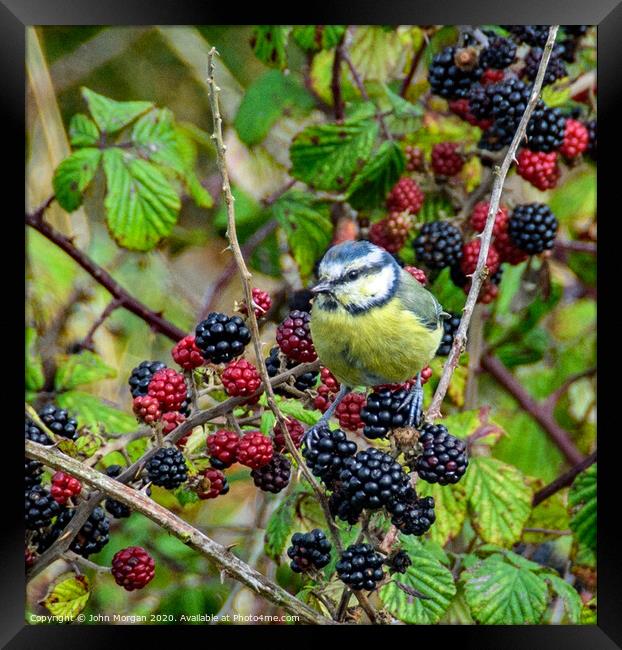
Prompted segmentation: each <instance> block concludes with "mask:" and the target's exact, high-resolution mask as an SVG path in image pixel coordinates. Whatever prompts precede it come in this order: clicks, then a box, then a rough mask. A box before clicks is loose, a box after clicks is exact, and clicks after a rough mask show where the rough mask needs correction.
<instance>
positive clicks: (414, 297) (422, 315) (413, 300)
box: [397, 270, 444, 331]
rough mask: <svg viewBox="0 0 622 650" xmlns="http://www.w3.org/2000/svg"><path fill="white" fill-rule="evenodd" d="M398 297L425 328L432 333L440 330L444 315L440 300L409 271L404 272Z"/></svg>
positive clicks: (401, 276)
mask: <svg viewBox="0 0 622 650" xmlns="http://www.w3.org/2000/svg"><path fill="white" fill-rule="evenodd" d="M397 296H398V298H399V299H400V300H401V301H402V302H403V304H404V306H405V307H406V309H408V310H409V311H411V312H412V313H413V314H415V316H416V317H417V318H418V319H419V321H420V322H421V324H422V325H423V326H424V327H427V328H428V329H429V330H431V331H434V330H436V329H437V328H438V326H439V324H440V322H441V318H442V314H443V313H444V312H443V308H442V307H441V305H440V303H439V302H438V300H437V299H436V298H435V297H434V296H433V295H432V294H431V293H430V292H429V291H428V290H427V289H425V288H424V287H423V286H422V285H421V284H420V283H419V282H418V281H417V280H415V278H413V277H412V275H410V273H408V272H407V271H404V270H402V273H401V275H400V283H399V286H398V290H397Z"/></svg>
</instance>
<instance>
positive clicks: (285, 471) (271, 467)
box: [251, 454, 292, 494]
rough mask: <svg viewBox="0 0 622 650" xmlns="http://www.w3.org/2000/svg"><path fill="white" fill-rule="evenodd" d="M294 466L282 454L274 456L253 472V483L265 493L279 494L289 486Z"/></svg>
mask: <svg viewBox="0 0 622 650" xmlns="http://www.w3.org/2000/svg"><path fill="white" fill-rule="evenodd" d="M291 471H292V464H291V463H290V462H289V460H288V459H287V458H286V457H285V456H283V455H282V454H274V456H272V459H271V460H270V461H269V462H268V463H266V464H265V465H263V466H262V467H259V468H256V469H254V470H253V471H252V472H251V476H252V477H253V482H254V483H255V485H256V486H257V487H258V488H259V489H260V490H263V491H264V492H272V493H273V494H277V493H278V492H280V491H281V490H284V489H285V488H286V487H287V486H288V485H289V479H290V476H291Z"/></svg>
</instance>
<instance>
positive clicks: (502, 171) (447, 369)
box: [427, 25, 558, 421]
mask: <svg viewBox="0 0 622 650" xmlns="http://www.w3.org/2000/svg"><path fill="white" fill-rule="evenodd" d="M557 28H558V26H557V25H553V26H551V28H550V29H549V35H548V38H547V40H546V45H545V46H544V53H543V54H542V59H541V60H540V65H539V67H538V74H537V75H536V79H535V81H534V84H533V88H532V89H531V96H530V97H529V102H528V103H527V107H526V109H525V112H524V113H523V116H522V117H521V120H520V123H519V125H518V128H517V129H516V133H515V134H514V138H513V139H512V143H511V144H510V146H509V148H508V151H507V153H506V154H505V158H504V159H503V162H502V163H501V167H498V166H496V167H495V168H494V170H493V175H494V181H493V185H492V193H491V197H490V202H489V207H488V217H487V219H486V227H485V228H484V232H483V233H482V235H481V246H480V251H479V258H478V260H477V267H476V268H475V273H474V274H473V278H472V281H471V288H470V290H469V294H468V296H467V299H466V304H465V306H464V309H463V312H462V319H461V320H460V326H459V327H458V331H457V332H456V335H455V337H454V342H453V345H452V346H451V352H450V353H449V356H448V358H447V361H446V362H445V366H444V367H443V373H442V375H441V379H440V381H439V383H438V387H437V389H436V392H435V393H434V397H433V399H432V403H431V405H430V408H429V410H428V413H427V418H428V420H429V421H433V420H434V419H436V418H438V417H440V415H441V404H442V403H443V399H444V398H445V394H446V393H447V389H448V388H449V383H450V382H451V377H452V375H453V372H454V370H455V369H456V366H457V365H458V360H459V358H460V353H461V351H462V348H463V346H464V343H465V341H466V337H467V331H468V328H469V322H470V320H471V314H472V313H473V308H474V307H475V303H476V302H477V297H478V295H479V292H480V289H481V287H482V284H483V282H484V280H485V278H486V274H485V269H484V267H485V266H486V259H487V258H488V249H489V248H490V241H491V239H492V229H493V226H494V223H495V217H496V215H497V210H498V209H499V202H500V200H501V193H502V192H503V184H504V182H505V178H506V176H507V174H508V171H509V170H510V167H511V165H512V163H513V161H514V160H515V158H516V151H517V150H518V147H519V146H520V144H521V143H522V141H523V139H524V137H525V132H526V131H527V125H528V123H529V118H530V117H531V114H532V112H533V110H534V108H535V106H536V104H537V102H538V97H539V95H540V90H541V88H542V82H543V80H544V73H545V72H546V67H547V65H548V62H549V59H550V57H551V51H552V49H553V44H554V42H555V35H556V34H557Z"/></svg>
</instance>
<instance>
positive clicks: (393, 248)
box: [369, 217, 410, 253]
mask: <svg viewBox="0 0 622 650" xmlns="http://www.w3.org/2000/svg"><path fill="white" fill-rule="evenodd" d="M405 224H406V220H403V219H402V218H398V219H396V220H393V226H394V229H393V232H391V226H390V220H389V218H388V217H387V218H386V219H381V220H380V221H376V222H375V223H372V225H371V227H370V228H369V241H370V242H371V243H372V244H375V245H376V246H380V248H384V250H385V251H387V252H389V253H397V252H398V251H399V250H400V249H401V248H402V246H404V244H405V243H406V239H407V238H408V229H409V228H410V225H409V226H408V227H407V226H406V225H405ZM400 225H401V226H402V227H403V228H402V231H400V230H399V228H398V226H400Z"/></svg>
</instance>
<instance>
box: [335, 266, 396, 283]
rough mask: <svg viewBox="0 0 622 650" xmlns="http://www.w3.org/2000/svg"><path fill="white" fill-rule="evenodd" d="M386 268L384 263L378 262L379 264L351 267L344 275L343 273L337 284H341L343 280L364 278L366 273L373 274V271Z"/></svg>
mask: <svg viewBox="0 0 622 650" xmlns="http://www.w3.org/2000/svg"><path fill="white" fill-rule="evenodd" d="M383 268H384V264H382V263H378V264H372V265H371V266H366V267H364V268H358V269H351V270H349V271H346V272H345V273H344V275H342V276H341V277H340V278H339V280H337V283H336V284H340V283H342V282H351V281H353V280H358V279H359V278H362V277H363V276H366V275H372V274H373V273H376V272H377V271H381V270H382V269H383Z"/></svg>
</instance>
